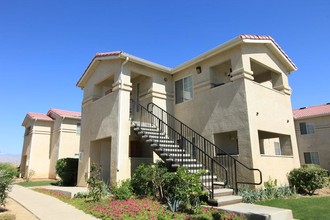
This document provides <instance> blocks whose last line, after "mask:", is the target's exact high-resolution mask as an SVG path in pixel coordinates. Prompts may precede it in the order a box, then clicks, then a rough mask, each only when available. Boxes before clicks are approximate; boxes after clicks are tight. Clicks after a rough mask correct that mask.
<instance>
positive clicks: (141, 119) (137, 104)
mask: <svg viewBox="0 0 330 220" xmlns="http://www.w3.org/2000/svg"><path fill="white" fill-rule="evenodd" d="M137 105H138V104H137ZM142 111H143V108H141V109H140V130H141V127H142Z"/></svg>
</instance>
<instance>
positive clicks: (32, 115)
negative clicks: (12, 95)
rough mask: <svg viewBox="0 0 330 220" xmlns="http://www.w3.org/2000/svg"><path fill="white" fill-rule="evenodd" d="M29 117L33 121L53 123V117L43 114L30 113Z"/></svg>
mask: <svg viewBox="0 0 330 220" xmlns="http://www.w3.org/2000/svg"><path fill="white" fill-rule="evenodd" d="M27 116H29V117H30V118H32V119H38V120H44V121H53V119H52V118H51V117H49V116H48V115H46V114H43V113H35V112H28V113H27Z"/></svg>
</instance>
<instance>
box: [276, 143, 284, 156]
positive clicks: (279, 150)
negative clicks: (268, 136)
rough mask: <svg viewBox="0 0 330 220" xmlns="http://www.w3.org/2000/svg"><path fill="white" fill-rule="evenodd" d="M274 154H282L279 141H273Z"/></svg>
mask: <svg viewBox="0 0 330 220" xmlns="http://www.w3.org/2000/svg"><path fill="white" fill-rule="evenodd" d="M274 148H275V155H282V152H281V145H280V142H274Z"/></svg>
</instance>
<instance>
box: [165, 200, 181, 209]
mask: <svg viewBox="0 0 330 220" xmlns="http://www.w3.org/2000/svg"><path fill="white" fill-rule="evenodd" d="M166 199H167V205H168V207H169V209H170V210H171V211H172V212H177V211H179V207H180V203H181V201H180V200H176V199H175V198H173V197H172V198H166Z"/></svg>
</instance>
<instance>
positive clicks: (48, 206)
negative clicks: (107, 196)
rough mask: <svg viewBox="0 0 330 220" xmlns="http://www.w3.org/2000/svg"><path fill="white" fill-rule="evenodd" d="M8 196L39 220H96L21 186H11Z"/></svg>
mask: <svg viewBox="0 0 330 220" xmlns="http://www.w3.org/2000/svg"><path fill="white" fill-rule="evenodd" d="M9 196H10V197H11V198H12V199H14V200H15V201H17V202H18V203H20V204H21V205H22V206H24V207H25V208H26V209H28V210H29V211H30V212H32V213H33V214H34V215H35V216H37V217H38V218H39V219H41V220H58V219H61V220H71V219H79V220H95V219H97V218H95V217H93V216H91V215H88V214H85V213H84V212H83V211H80V210H78V209H76V208H75V207H73V206H71V205H69V204H66V203H64V202H62V201H60V200H58V199H56V198H53V197H51V196H48V195H44V194H42V193H38V192H35V191H33V190H31V189H29V188H26V187H23V186H19V185H13V186H12V190H11V192H10V193H9Z"/></svg>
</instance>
